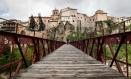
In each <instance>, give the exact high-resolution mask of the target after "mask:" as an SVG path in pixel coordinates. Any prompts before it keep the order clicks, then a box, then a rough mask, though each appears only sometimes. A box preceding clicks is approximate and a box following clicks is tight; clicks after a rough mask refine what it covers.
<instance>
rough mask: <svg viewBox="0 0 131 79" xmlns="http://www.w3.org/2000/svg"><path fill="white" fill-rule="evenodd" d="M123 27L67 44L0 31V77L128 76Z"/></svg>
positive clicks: (127, 38) (128, 36) (129, 36)
mask: <svg viewBox="0 0 131 79" xmlns="http://www.w3.org/2000/svg"><path fill="white" fill-rule="evenodd" d="M125 29H126V28H125V24H124V32H123V33H118V34H112V35H106V36H100V37H94V38H89V39H84V40H77V41H73V42H69V43H68V44H66V43H65V42H61V41H56V40H48V39H43V38H38V37H33V36H26V35H20V34H15V33H9V32H4V31H0V79H1V77H2V79H3V77H5V76H6V78H5V79H128V78H130V76H131V59H130V57H131V56H130V55H131V51H129V49H130V48H131V45H130V44H131V32H126V31H125ZM121 51H122V52H121ZM121 54H122V56H121Z"/></svg>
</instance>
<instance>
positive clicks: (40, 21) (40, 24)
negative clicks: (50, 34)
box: [38, 14, 45, 31]
mask: <svg viewBox="0 0 131 79" xmlns="http://www.w3.org/2000/svg"><path fill="white" fill-rule="evenodd" d="M38 18H39V29H38V31H43V30H45V24H44V23H43V21H42V17H41V15H40V14H39V17H38Z"/></svg>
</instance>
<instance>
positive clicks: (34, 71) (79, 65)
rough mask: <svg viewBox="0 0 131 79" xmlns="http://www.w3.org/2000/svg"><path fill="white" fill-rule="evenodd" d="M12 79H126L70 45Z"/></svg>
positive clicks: (64, 46)
mask: <svg viewBox="0 0 131 79" xmlns="http://www.w3.org/2000/svg"><path fill="white" fill-rule="evenodd" d="M13 79H126V77H124V76H123V75H121V74H119V73H118V72H117V71H115V70H113V69H111V68H109V67H107V66H105V65H104V64H102V63H100V62H99V61H96V60H95V59H93V58H92V57H90V56H88V55H86V54H85V53H84V52H82V51H80V50H79V49H77V48H75V47H73V46H71V45H67V44H65V45H63V46H62V47H60V48H59V49H57V50H56V51H54V52H53V53H51V54H50V55H48V56H46V57H45V58H43V59H41V61H39V62H37V63H36V64H33V65H32V66H30V67H29V68H27V70H25V71H24V72H23V73H21V74H19V75H18V76H17V77H15V78H13Z"/></svg>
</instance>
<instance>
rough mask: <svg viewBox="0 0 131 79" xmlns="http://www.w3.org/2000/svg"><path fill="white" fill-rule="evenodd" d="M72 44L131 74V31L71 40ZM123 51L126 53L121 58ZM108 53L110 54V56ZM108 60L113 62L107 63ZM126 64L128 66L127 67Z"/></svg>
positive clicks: (121, 71) (123, 72)
mask: <svg viewBox="0 0 131 79" xmlns="http://www.w3.org/2000/svg"><path fill="white" fill-rule="evenodd" d="M70 44H72V45H74V46H75V47H77V48H79V49H81V50H82V51H84V52H85V53H86V54H88V55H90V56H92V57H93V58H95V59H97V60H98V61H101V62H102V63H105V64H109V66H110V67H113V68H115V67H116V68H117V70H118V71H119V72H120V73H122V74H124V75H126V76H131V75H129V74H130V73H131V70H130V69H129V68H131V63H130V59H129V55H130V53H131V51H129V50H130V46H131V32H125V33H119V34H113V35H107V36H101V37H94V38H89V39H84V40H79V41H73V42H70ZM121 50H122V51H121ZM107 51H108V52H107ZM121 52H123V53H124V55H122V56H123V57H121V58H120V54H121ZM107 54H110V56H108V55H107ZM107 61H111V62H110V63H107ZM124 66H126V67H125V69H124Z"/></svg>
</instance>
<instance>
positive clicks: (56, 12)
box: [51, 9, 60, 21]
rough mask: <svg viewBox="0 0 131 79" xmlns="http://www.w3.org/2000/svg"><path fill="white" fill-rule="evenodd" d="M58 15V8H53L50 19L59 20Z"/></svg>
mask: <svg viewBox="0 0 131 79" xmlns="http://www.w3.org/2000/svg"><path fill="white" fill-rule="evenodd" d="M59 17H60V13H59V10H58V9H54V10H53V11H52V15H51V20H53V21H58V20H59Z"/></svg>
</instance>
